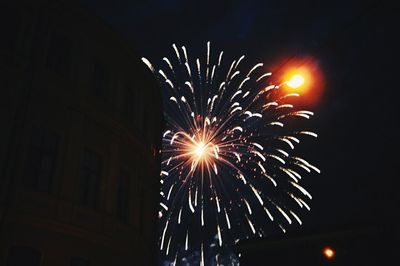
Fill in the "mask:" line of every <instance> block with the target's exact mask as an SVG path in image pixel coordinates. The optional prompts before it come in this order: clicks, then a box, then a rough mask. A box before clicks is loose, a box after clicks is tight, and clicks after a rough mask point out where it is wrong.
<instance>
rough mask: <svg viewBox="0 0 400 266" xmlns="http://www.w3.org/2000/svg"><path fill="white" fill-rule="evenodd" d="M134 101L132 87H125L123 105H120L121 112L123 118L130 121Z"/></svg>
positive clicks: (132, 115) (131, 119) (132, 116)
mask: <svg viewBox="0 0 400 266" xmlns="http://www.w3.org/2000/svg"><path fill="white" fill-rule="evenodd" d="M134 103H135V96H134V92H133V89H132V88H131V87H126V88H125V91H124V98H123V105H122V108H123V109H122V113H123V116H124V118H126V119H128V120H129V121H130V122H133V118H134V114H133V112H134V111H133V106H134Z"/></svg>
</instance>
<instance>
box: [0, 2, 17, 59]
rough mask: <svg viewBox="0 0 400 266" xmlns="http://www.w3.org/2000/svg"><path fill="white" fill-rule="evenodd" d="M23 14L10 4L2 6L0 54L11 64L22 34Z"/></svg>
mask: <svg viewBox="0 0 400 266" xmlns="http://www.w3.org/2000/svg"><path fill="white" fill-rule="evenodd" d="M20 26H21V13H20V11H19V10H18V8H17V7H13V6H10V4H0V37H1V38H0V39H1V41H0V53H1V54H3V56H5V57H6V58H5V59H6V61H8V62H10V61H11V60H12V57H13V56H14V55H15V54H14V52H15V47H16V44H17V40H18V37H19V34H20V28H21V27H20Z"/></svg>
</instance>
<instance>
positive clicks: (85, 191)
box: [78, 150, 102, 208]
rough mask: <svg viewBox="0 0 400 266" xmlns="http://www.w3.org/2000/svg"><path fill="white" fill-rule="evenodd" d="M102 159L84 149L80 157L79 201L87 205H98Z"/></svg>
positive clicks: (95, 206)
mask: <svg viewBox="0 0 400 266" xmlns="http://www.w3.org/2000/svg"><path fill="white" fill-rule="evenodd" d="M101 170H102V161H101V157H100V155H98V154H97V153H95V152H93V151H91V150H84V152H83V154H82V158H81V169H80V182H79V188H78V191H79V202H80V203H81V204H82V205H84V206H87V207H91V208H97V207H98V194H99V184H100V178H101Z"/></svg>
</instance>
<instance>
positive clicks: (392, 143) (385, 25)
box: [83, 0, 400, 236]
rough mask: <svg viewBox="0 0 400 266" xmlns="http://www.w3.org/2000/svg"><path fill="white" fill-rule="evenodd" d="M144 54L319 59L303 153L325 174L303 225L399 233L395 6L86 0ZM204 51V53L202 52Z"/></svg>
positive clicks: (314, 184)
mask: <svg viewBox="0 0 400 266" xmlns="http://www.w3.org/2000/svg"><path fill="white" fill-rule="evenodd" d="M83 2H84V3H85V4H86V5H87V7H88V9H89V10H90V11H91V12H93V13H94V14H96V15H98V16H100V17H101V18H103V19H104V20H105V21H106V23H108V24H109V25H110V27H112V28H113V29H115V30H116V31H117V32H119V33H120V34H121V35H122V36H123V38H124V39H125V40H126V41H127V42H128V43H129V44H130V45H131V46H132V48H133V49H134V50H136V51H137V53H138V55H139V56H145V57H147V58H149V59H152V60H155V61H156V60H159V59H161V58H162V57H163V56H164V55H172V52H173V50H172V48H171V44H172V43H177V44H179V45H185V46H186V47H187V48H188V49H189V50H190V51H195V52H198V53H201V52H202V51H205V47H206V42H207V41H211V42H212V45H213V46H214V47H217V48H219V49H223V50H224V51H226V52H227V53H229V54H230V56H231V57H232V58H233V57H235V58H236V57H238V56H240V55H241V54H246V55H247V60H248V61H250V62H254V63H257V62H265V63H266V65H267V66H271V67H274V66H276V65H277V64H279V63H280V60H282V58H296V57H303V56H312V57H313V58H314V59H316V62H317V64H318V66H319V68H320V70H321V72H322V75H323V78H324V81H325V82H324V84H325V85H324V88H323V94H322V95H321V97H320V99H319V101H318V103H317V104H315V105H314V106H313V107H312V109H313V111H315V113H316V115H315V117H314V119H313V121H314V122H313V123H314V128H315V131H316V132H318V133H319V138H318V139H317V141H313V143H311V144H310V146H309V147H307V149H305V150H304V154H305V155H306V158H309V159H310V161H312V162H314V163H315V164H316V165H318V166H319V168H320V169H321V170H322V174H321V175H314V176H313V177H309V178H308V179H307V180H308V181H307V184H306V187H307V188H308V190H309V191H310V192H311V194H312V195H313V201H312V210H311V212H310V213H309V215H305V216H303V222H304V223H303V224H304V226H303V227H299V228H298V230H305V231H317V232H318V231H326V230H336V229H339V228H342V227H346V226H364V225H373V226H376V227H379V228H383V230H384V232H385V234H387V235H392V234H393V235H395V234H397V236H398V232H399V230H398V229H397V228H396V226H394V225H395V223H396V222H397V221H398V220H397V218H399V202H400V200H399V199H400V196H399V194H400V193H399V189H398V187H397V186H396V185H395V184H396V180H397V179H398V177H399V174H398V171H399V170H398V169H399V166H398V163H397V161H398V158H399V157H398V147H397V146H398V136H399V129H398V126H397V123H398V117H397V114H398V112H397V108H398V105H397V99H396V98H397V95H399V93H398V90H399V85H398V82H397V80H396V78H397V76H398V74H397V71H398V67H397V65H398V58H397V56H396V54H395V50H396V49H395V47H396V43H395V35H396V34H397V33H398V28H397V27H396V24H395V20H396V16H397V15H396V14H395V13H394V8H393V7H392V6H389V5H388V4H387V3H384V2H383V1H359V2H356V1H344V0H338V1H329V2H325V1H263V0H252V1H238V0H236V1H234V0H232V1H229V0H222V1H211V0H203V1H183V0H152V1H146V2H145V1H122V0H121V1H94V0H93V1H92V0H85V1H83ZM196 49H197V50H196Z"/></svg>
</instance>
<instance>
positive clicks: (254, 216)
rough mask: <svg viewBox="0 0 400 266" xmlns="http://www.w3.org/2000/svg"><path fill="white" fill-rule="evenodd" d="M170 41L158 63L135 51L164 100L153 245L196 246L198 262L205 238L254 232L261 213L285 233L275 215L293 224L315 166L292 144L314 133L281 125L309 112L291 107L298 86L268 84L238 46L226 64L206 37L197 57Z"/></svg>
mask: <svg viewBox="0 0 400 266" xmlns="http://www.w3.org/2000/svg"><path fill="white" fill-rule="evenodd" d="M173 50H174V54H175V57H174V58H172V59H168V58H167V57H164V58H163V59H162V60H163V61H164V64H163V65H164V66H165V67H164V68H162V69H158V70H157V69H156V67H154V66H153V65H152V64H151V63H150V61H149V60H147V59H146V58H142V61H143V63H145V64H146V65H147V66H148V67H149V68H150V70H151V71H152V72H153V73H154V75H155V76H156V77H157V78H159V80H160V82H161V84H162V87H163V94H165V97H164V99H166V104H165V108H166V110H165V118H166V121H167V129H166V131H165V132H164V134H163V153H162V171H161V175H160V176H161V184H162V191H161V193H160V195H161V196H162V197H163V199H162V202H161V203H160V206H161V208H160V211H159V214H160V219H161V224H163V226H162V227H161V229H160V230H161V231H160V250H162V251H163V252H164V254H166V255H167V256H168V255H169V254H175V255H174V257H173V258H172V259H174V261H175V262H176V260H177V257H179V253H180V252H181V251H182V250H188V249H189V247H190V248H196V249H197V250H201V264H204V259H205V258H204V257H205V254H204V253H206V250H204V244H209V243H210V241H211V240H210V239H213V237H214V236H216V239H218V244H219V246H222V245H223V244H232V243H234V242H236V241H237V239H240V238H244V237H248V236H251V235H256V234H258V235H260V236H262V235H263V232H264V229H265V228H266V225H267V224H268V223H267V222H268V221H274V222H275V223H276V224H277V226H278V227H279V228H280V229H281V230H282V231H283V232H286V229H285V227H284V225H283V224H287V225H290V224H292V221H296V222H297V223H298V224H299V225H301V224H302V221H301V219H300V217H299V214H298V213H295V212H294V211H293V210H292V209H294V208H296V207H297V208H299V207H300V209H302V208H305V209H306V210H308V211H309V210H310V207H309V205H308V204H307V202H306V200H307V201H308V200H311V199H312V196H311V194H310V193H309V192H308V191H307V190H306V189H305V188H304V187H303V186H302V185H300V181H301V180H302V176H303V173H304V172H306V173H310V172H311V171H315V172H317V173H319V172H320V170H319V169H318V168H317V167H315V166H314V165H312V164H310V163H309V162H308V161H306V160H305V159H303V158H301V157H299V156H297V155H293V153H294V150H295V147H296V145H297V144H298V143H299V142H300V138H302V137H313V138H316V137H317V134H316V133H314V132H312V131H308V130H296V131H295V130H293V129H292V128H291V127H290V126H286V124H287V123H288V122H290V120H293V119H309V118H310V117H311V116H313V112H311V111H305V110H296V109H295V107H294V106H293V104H292V103H290V99H292V98H293V97H298V96H299V94H297V93H286V94H285V93H284V91H282V90H281V89H280V84H278V85H274V84H270V83H269V82H268V79H269V77H270V76H271V73H269V72H267V73H263V72H262V67H263V64H262V63H258V64H256V65H255V66H253V67H252V68H250V70H249V71H247V70H242V69H241V68H242V66H241V65H243V64H244V63H243V62H244V58H245V56H244V55H243V56H241V57H240V58H239V59H237V60H234V61H233V62H231V63H229V64H224V63H223V61H224V59H223V51H221V52H219V53H215V54H214V53H213V52H212V50H211V44H210V42H208V43H207V47H206V59H205V62H203V63H202V60H200V59H199V58H197V59H195V60H194V61H190V58H189V55H190V54H189V53H188V51H187V49H186V48H185V47H184V46H182V47H181V48H178V47H177V46H176V45H175V44H173ZM288 124H290V123H288ZM284 198H286V199H289V201H288V203H283V202H284V201H283V199H284ZM292 203H294V204H292ZM182 243H184V244H182Z"/></svg>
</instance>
